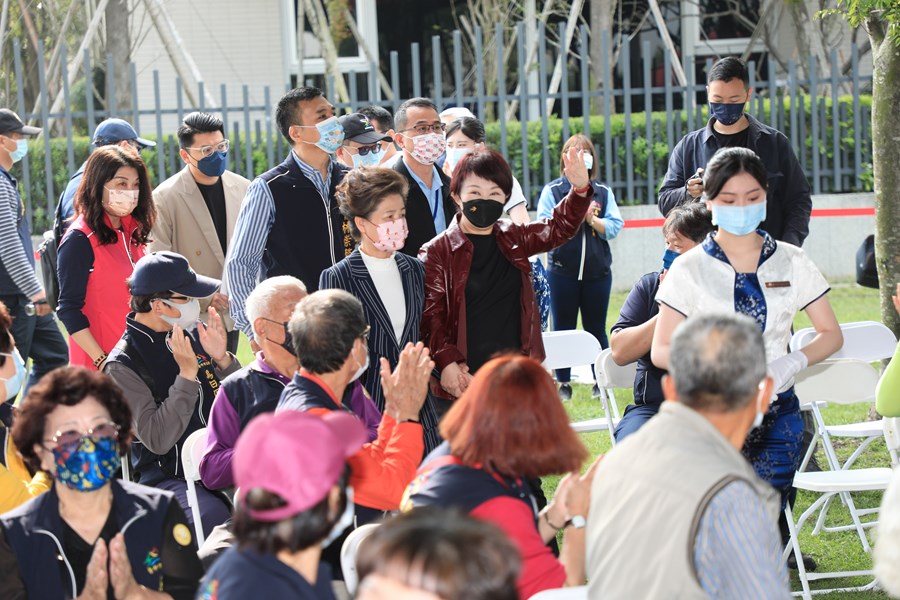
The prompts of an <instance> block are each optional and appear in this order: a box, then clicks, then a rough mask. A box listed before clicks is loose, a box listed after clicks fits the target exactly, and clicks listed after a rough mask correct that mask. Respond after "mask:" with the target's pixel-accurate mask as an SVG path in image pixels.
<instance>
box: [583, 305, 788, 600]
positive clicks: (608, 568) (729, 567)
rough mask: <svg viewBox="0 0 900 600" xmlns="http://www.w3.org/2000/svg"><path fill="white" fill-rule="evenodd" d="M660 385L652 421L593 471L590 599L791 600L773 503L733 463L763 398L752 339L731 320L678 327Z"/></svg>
mask: <svg viewBox="0 0 900 600" xmlns="http://www.w3.org/2000/svg"><path fill="white" fill-rule="evenodd" d="M662 385H663V394H664V396H665V398H666V400H667V401H666V402H664V403H663V405H662V407H661V409H660V412H659V414H658V415H657V416H655V417H654V418H652V419H651V420H650V421H649V422H648V423H647V424H646V425H645V426H644V427H643V428H642V429H641V430H640V431H638V432H637V433H635V434H634V435H632V436H630V437H628V438H627V439H626V440H624V441H623V442H622V443H621V444H619V445H617V446H616V447H615V448H614V449H613V451H611V452H610V453H609V455H607V457H606V458H605V459H604V460H603V462H602V463H601V464H600V466H599V468H598V470H597V475H596V477H595V479H594V486H593V490H592V492H591V505H592V507H591V519H590V520H589V522H588V530H587V572H588V580H589V581H590V588H589V595H590V596H591V597H599V596H600V595H603V596H604V597H608V598H626V597H628V598H662V597H671V596H678V597H681V598H708V597H711V598H787V597H790V592H789V589H788V584H787V581H788V580H787V571H786V570H785V565H784V562H783V561H782V560H781V554H782V547H781V538H780V536H779V533H778V528H777V525H776V523H777V520H778V512H779V495H778V493H777V492H776V491H775V490H774V488H772V487H771V486H770V485H769V484H767V483H766V482H764V481H763V480H761V479H760V478H759V477H758V476H757V475H756V473H755V472H754V471H753V467H751V466H750V464H749V463H748V462H747V460H746V459H745V458H744V457H743V456H742V455H741V453H740V449H741V447H742V446H743V444H744V439H745V438H746V437H747V433H748V432H749V431H750V430H751V429H752V428H753V427H756V426H758V425H759V423H760V422H761V420H762V416H763V415H764V414H765V412H766V410H767V409H768V405H769V398H770V397H771V395H772V385H773V383H772V379H771V378H770V377H768V376H767V375H766V362H765V348H764V346H763V340H762V335H761V334H760V332H759V328H758V327H757V326H756V324H755V323H754V322H753V321H752V320H751V319H749V318H748V317H745V316H743V315H736V314H721V315H704V316H697V317H693V318H691V319H688V320H687V321H685V322H684V323H683V324H682V325H681V326H680V327H679V328H678V329H677V330H676V332H675V336H674V337H673V340H672V358H671V360H670V369H669V375H668V376H666V377H664V378H663V380H662Z"/></svg>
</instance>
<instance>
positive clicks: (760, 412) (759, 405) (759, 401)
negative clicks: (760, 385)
mask: <svg viewBox="0 0 900 600" xmlns="http://www.w3.org/2000/svg"><path fill="white" fill-rule="evenodd" d="M765 418H766V413H764V412H763V410H762V390H760V393H759V395H758V396H757V397H756V416H755V417H753V424H752V425H750V431H753V430H754V429H756V428H757V427H759V426H760V425H762V422H763V419H765ZM748 433H749V432H748Z"/></svg>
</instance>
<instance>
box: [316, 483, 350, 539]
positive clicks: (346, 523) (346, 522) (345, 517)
mask: <svg viewBox="0 0 900 600" xmlns="http://www.w3.org/2000/svg"><path fill="white" fill-rule="evenodd" d="M355 516H356V515H355V513H354V506H353V488H352V487H350V486H347V506H345V507H344V512H343V513H341V518H340V519H338V521H337V523H335V524H334V527H332V528H331V531H329V532H328V536H327V537H326V538H325V539H324V540H322V547H323V548H327V547H328V546H329V545H331V542H333V541H334V540H336V539H338V538H339V537H341V534H342V533H344V531H345V530H346V529H347V528H348V527H350V526H351V525H353V519H354V517H355Z"/></svg>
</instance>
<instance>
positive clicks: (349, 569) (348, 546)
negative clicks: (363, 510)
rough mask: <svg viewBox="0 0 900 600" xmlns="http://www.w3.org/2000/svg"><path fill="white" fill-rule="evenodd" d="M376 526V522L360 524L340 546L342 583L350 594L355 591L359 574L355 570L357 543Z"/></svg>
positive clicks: (367, 535)
mask: <svg viewBox="0 0 900 600" xmlns="http://www.w3.org/2000/svg"><path fill="white" fill-rule="evenodd" d="M376 527H378V523H369V524H368V525H360V526H359V527H357V528H356V529H354V530H353V531H351V532H350V535H348V536H347V539H345V540H344V544H343V545H342V546H341V571H343V572H344V583H345V584H346V586H347V591H348V592H349V593H350V595H351V596H353V595H354V594H355V593H356V586H358V585H359V575H358V573H357V570H356V554H357V553H358V552H359V545H360V543H362V541H363V540H364V539H366V538H367V537H369V535H370V534H371V533H372V532H373V531H375V528H376Z"/></svg>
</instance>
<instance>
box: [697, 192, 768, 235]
mask: <svg viewBox="0 0 900 600" xmlns="http://www.w3.org/2000/svg"><path fill="white" fill-rule="evenodd" d="M711 206H712V223H713V225H718V226H719V228H721V229H724V230H725V231H727V232H728V233H730V234H732V235H747V234H748V233H753V232H754V231H756V228H757V227H759V224H760V223H762V222H763V221H765V220H766V201H765V200H763V201H762V202H757V203H755V204H746V205H744V206H724V205H721V204H711Z"/></svg>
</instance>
